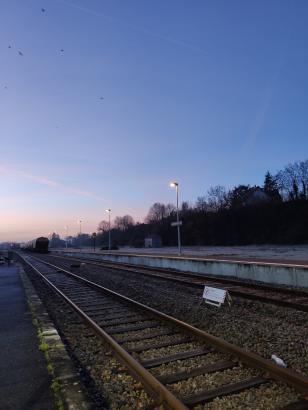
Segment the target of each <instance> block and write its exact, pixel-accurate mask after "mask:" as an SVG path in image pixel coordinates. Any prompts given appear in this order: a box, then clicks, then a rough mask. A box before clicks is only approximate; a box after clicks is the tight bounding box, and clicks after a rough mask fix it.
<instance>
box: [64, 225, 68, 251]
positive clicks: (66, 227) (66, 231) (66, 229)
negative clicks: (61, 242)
mask: <svg viewBox="0 0 308 410" xmlns="http://www.w3.org/2000/svg"><path fill="white" fill-rule="evenodd" d="M64 229H65V235H66V236H65V247H66V249H67V238H68V226H67V225H65V227H64Z"/></svg>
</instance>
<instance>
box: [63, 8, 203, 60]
mask: <svg viewBox="0 0 308 410" xmlns="http://www.w3.org/2000/svg"><path fill="white" fill-rule="evenodd" d="M58 1H60V2H61V3H64V4H66V5H67V6H69V7H73V8H75V9H77V10H79V11H81V12H84V13H87V14H91V15H92V16H95V17H101V18H103V19H105V20H108V21H110V22H111V23H115V24H118V25H120V26H122V27H126V28H128V29H130V30H133V31H137V32H139V33H142V34H144V35H147V36H150V37H155V38H158V39H159V40H163V41H166V42H168V43H171V44H174V45H177V46H180V47H184V48H187V49H190V50H191V51H194V52H196V53H199V54H204V55H208V53H207V52H206V51H205V50H203V49H202V48H201V47H199V46H198V45H196V44H192V43H190V42H188V41H185V40H178V39H175V38H173V37H170V36H164V35H162V34H159V33H155V32H154V31H151V30H148V29H146V28H143V27H140V26H136V25H135V24H131V23H128V22H126V21H123V20H120V19H115V18H114V17H111V16H109V15H106V14H104V13H100V12H97V11H95V10H92V9H89V8H88V7H83V6H79V5H77V4H74V3H71V2H69V1H66V0H58Z"/></svg>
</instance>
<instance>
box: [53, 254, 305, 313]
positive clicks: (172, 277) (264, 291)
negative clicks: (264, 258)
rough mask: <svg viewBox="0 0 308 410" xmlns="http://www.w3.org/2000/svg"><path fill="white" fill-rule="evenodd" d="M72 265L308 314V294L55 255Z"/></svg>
mask: <svg viewBox="0 0 308 410" xmlns="http://www.w3.org/2000/svg"><path fill="white" fill-rule="evenodd" d="M53 257H56V258H63V259H66V260H69V261H72V262H78V263H82V262H86V263H87V264H88V265H95V266H100V267H105V268H108V269H113V270H119V269H120V270H122V271H127V272H132V273H137V274H142V275H145V276H151V277H156V278H159V279H163V280H166V281H173V282H177V283H182V284H184V285H188V286H194V287H198V288H200V289H201V288H203V287H204V286H205V285H208V286H213V287H219V288H222V289H226V290H227V291H228V292H229V293H230V294H231V295H234V296H239V297H242V298H245V299H251V300H258V301H261V302H265V303H272V304H274V305H278V306H284V307H288V308H292V309H297V310H301V311H304V312H308V292H305V291H301V290H297V289H289V288H282V287H275V286H268V285H263V284H257V283H247V282H245V281H240V280H237V279H226V278H221V277H217V276H212V275H207V276H206V275H198V274H194V273H189V272H179V271H173V270H170V269H162V268H151V267H148V266H136V265H130V264H122V263H110V262H102V261H100V262H98V261H93V260H89V259H86V258H73V257H67V256H58V255H53Z"/></svg>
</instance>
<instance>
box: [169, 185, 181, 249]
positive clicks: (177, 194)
mask: <svg viewBox="0 0 308 410" xmlns="http://www.w3.org/2000/svg"><path fill="white" fill-rule="evenodd" d="M170 186H171V188H175V191H176V224H175V225H176V226H177V228H178V254H179V255H181V233H180V220H179V183H178V182H175V181H173V182H171V183H170Z"/></svg>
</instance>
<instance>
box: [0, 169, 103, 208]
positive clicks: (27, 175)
mask: <svg viewBox="0 0 308 410" xmlns="http://www.w3.org/2000/svg"><path fill="white" fill-rule="evenodd" d="M0 174H6V175H7V174H9V175H15V176H17V177H22V178H24V179H28V180H31V181H33V182H35V183H37V184H40V185H45V186H48V187H50V188H54V189H59V190H61V191H62V192H66V193H69V194H75V195H79V196H83V197H87V198H91V199H95V200H97V201H103V202H106V199H105V198H103V197H101V196H99V195H97V194H95V193H94V192H91V191H87V190H83V189H79V188H72V187H69V186H67V185H64V184H62V183H60V182H57V181H54V180H52V179H50V178H47V177H45V176H37V175H34V174H31V173H29V172H25V171H22V170H19V169H16V168H12V167H8V166H6V165H0Z"/></svg>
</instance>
